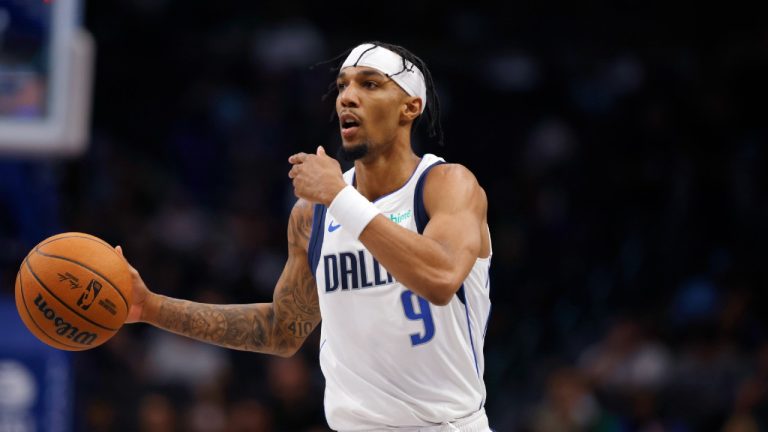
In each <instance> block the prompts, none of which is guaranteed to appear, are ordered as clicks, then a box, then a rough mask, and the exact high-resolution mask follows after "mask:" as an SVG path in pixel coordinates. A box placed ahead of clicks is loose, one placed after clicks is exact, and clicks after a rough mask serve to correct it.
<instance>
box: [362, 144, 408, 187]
mask: <svg viewBox="0 0 768 432" xmlns="http://www.w3.org/2000/svg"><path fill="white" fill-rule="evenodd" d="M420 160H421V158H419V157H418V156H416V154H415V153H413V150H411V146H410V143H408V145H407V146H404V145H400V146H392V147H391V148H390V149H388V150H387V151H384V152H382V153H381V154H379V155H376V157H375V158H373V159H371V160H367V161H361V160H358V161H356V162H355V183H356V186H357V190H358V191H359V192H360V193H361V194H363V196H365V197H366V198H368V199H369V200H371V201H374V200H376V199H377V198H380V197H382V196H384V195H387V194H389V193H392V192H394V191H396V190H398V189H400V188H401V187H403V185H404V184H405V183H406V182H407V181H408V179H410V178H411V175H412V174H413V172H414V170H415V169H416V167H417V166H418V165H419V161H420Z"/></svg>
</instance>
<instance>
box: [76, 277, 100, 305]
mask: <svg viewBox="0 0 768 432" xmlns="http://www.w3.org/2000/svg"><path fill="white" fill-rule="evenodd" d="M100 292H101V282H99V281H97V280H96V279H91V282H89V283H88V286H87V287H85V291H83V293H82V294H80V298H79V299H78V300H77V305H78V306H80V309H82V310H88V308H90V307H91V305H92V304H93V301H94V300H96V297H97V296H98V295H99V293H100Z"/></svg>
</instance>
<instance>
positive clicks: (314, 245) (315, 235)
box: [307, 204, 325, 278]
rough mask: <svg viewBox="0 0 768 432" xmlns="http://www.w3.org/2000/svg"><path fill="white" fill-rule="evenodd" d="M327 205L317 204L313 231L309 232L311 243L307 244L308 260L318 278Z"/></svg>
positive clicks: (311, 269) (310, 269) (313, 215)
mask: <svg viewBox="0 0 768 432" xmlns="http://www.w3.org/2000/svg"><path fill="white" fill-rule="evenodd" d="M324 226H325V206H324V205H322V204H315V208H314V213H313V214H312V232H311V233H310V234H309V244H308V245H307V261H308V263H309V271H311V272H312V275H314V276H315V278H317V274H316V272H317V264H318V263H319V262H320V251H321V250H322V249H323V236H324V235H325V230H324V229H323V228H324Z"/></svg>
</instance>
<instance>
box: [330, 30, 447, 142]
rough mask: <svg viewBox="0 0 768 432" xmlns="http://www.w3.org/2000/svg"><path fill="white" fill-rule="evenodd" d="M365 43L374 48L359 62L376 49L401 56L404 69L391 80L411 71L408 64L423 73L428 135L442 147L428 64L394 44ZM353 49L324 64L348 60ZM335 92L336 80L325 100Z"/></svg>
mask: <svg viewBox="0 0 768 432" xmlns="http://www.w3.org/2000/svg"><path fill="white" fill-rule="evenodd" d="M365 43H368V44H371V45H373V46H371V47H370V48H368V49H367V50H365V51H363V52H362V53H361V54H360V57H359V58H358V59H357V61H360V59H361V58H362V57H363V56H364V55H365V54H366V53H367V52H368V51H370V50H372V49H374V48H376V47H382V48H385V49H388V50H390V51H392V52H393V53H395V54H397V55H399V56H400V57H401V58H402V59H403V68H402V69H401V70H400V71H399V72H397V73H395V74H392V75H388V76H389V77H390V78H391V77H392V76H394V75H398V74H401V73H403V72H405V71H407V70H409V69H410V68H409V67H408V63H410V64H412V65H413V66H416V67H417V68H418V69H419V70H420V71H421V73H422V75H424V83H425V84H426V87H427V100H428V101H429V103H428V104H427V106H426V107H425V108H424V112H423V114H424V115H425V117H426V119H427V134H428V135H429V137H430V138H436V140H437V142H438V144H440V145H441V146H442V145H443V144H444V143H443V127H442V125H441V124H440V100H439V99H438V97H437V90H436V89H435V82H434V80H433V79H432V73H431V72H430V71H429V68H427V64H426V63H424V60H422V59H420V58H419V57H418V56H416V54H414V53H412V52H410V51H408V50H407V49H405V48H403V47H401V46H399V45H393V44H388V43H384V42H378V41H372V42H365ZM353 49H354V48H350V49H348V50H347V51H345V52H343V53H341V54H339V55H338V56H336V57H334V58H332V59H330V60H327V61H325V62H322V63H330V62H338V61H339V60H340V59H342V58H346V57H347V56H348V55H349V53H350V52H352V50H353ZM357 61H356V62H355V64H357ZM340 69H341V66H334V67H332V68H331V71H333V72H337V73H338V72H339V70H340ZM335 91H336V82H335V80H334V82H332V83H331V84H330V86H329V87H328V92H327V93H326V94H325V95H324V96H323V100H325V99H327V98H328V97H330V96H331V95H332V94H333V93H334V92H335ZM421 118H422V116H421V115H420V116H419V117H417V118H416V122H415V123H416V124H417V125H418V123H419V122H420V121H421Z"/></svg>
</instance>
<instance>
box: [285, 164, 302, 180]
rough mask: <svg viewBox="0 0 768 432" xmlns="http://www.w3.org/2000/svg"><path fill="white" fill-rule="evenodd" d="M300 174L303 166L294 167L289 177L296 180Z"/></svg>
mask: <svg viewBox="0 0 768 432" xmlns="http://www.w3.org/2000/svg"><path fill="white" fill-rule="evenodd" d="M299 172H301V166H299V165H294V166H293V167H291V170H290V171H288V177H290V178H292V179H295V178H296V176H298V175H299Z"/></svg>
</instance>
